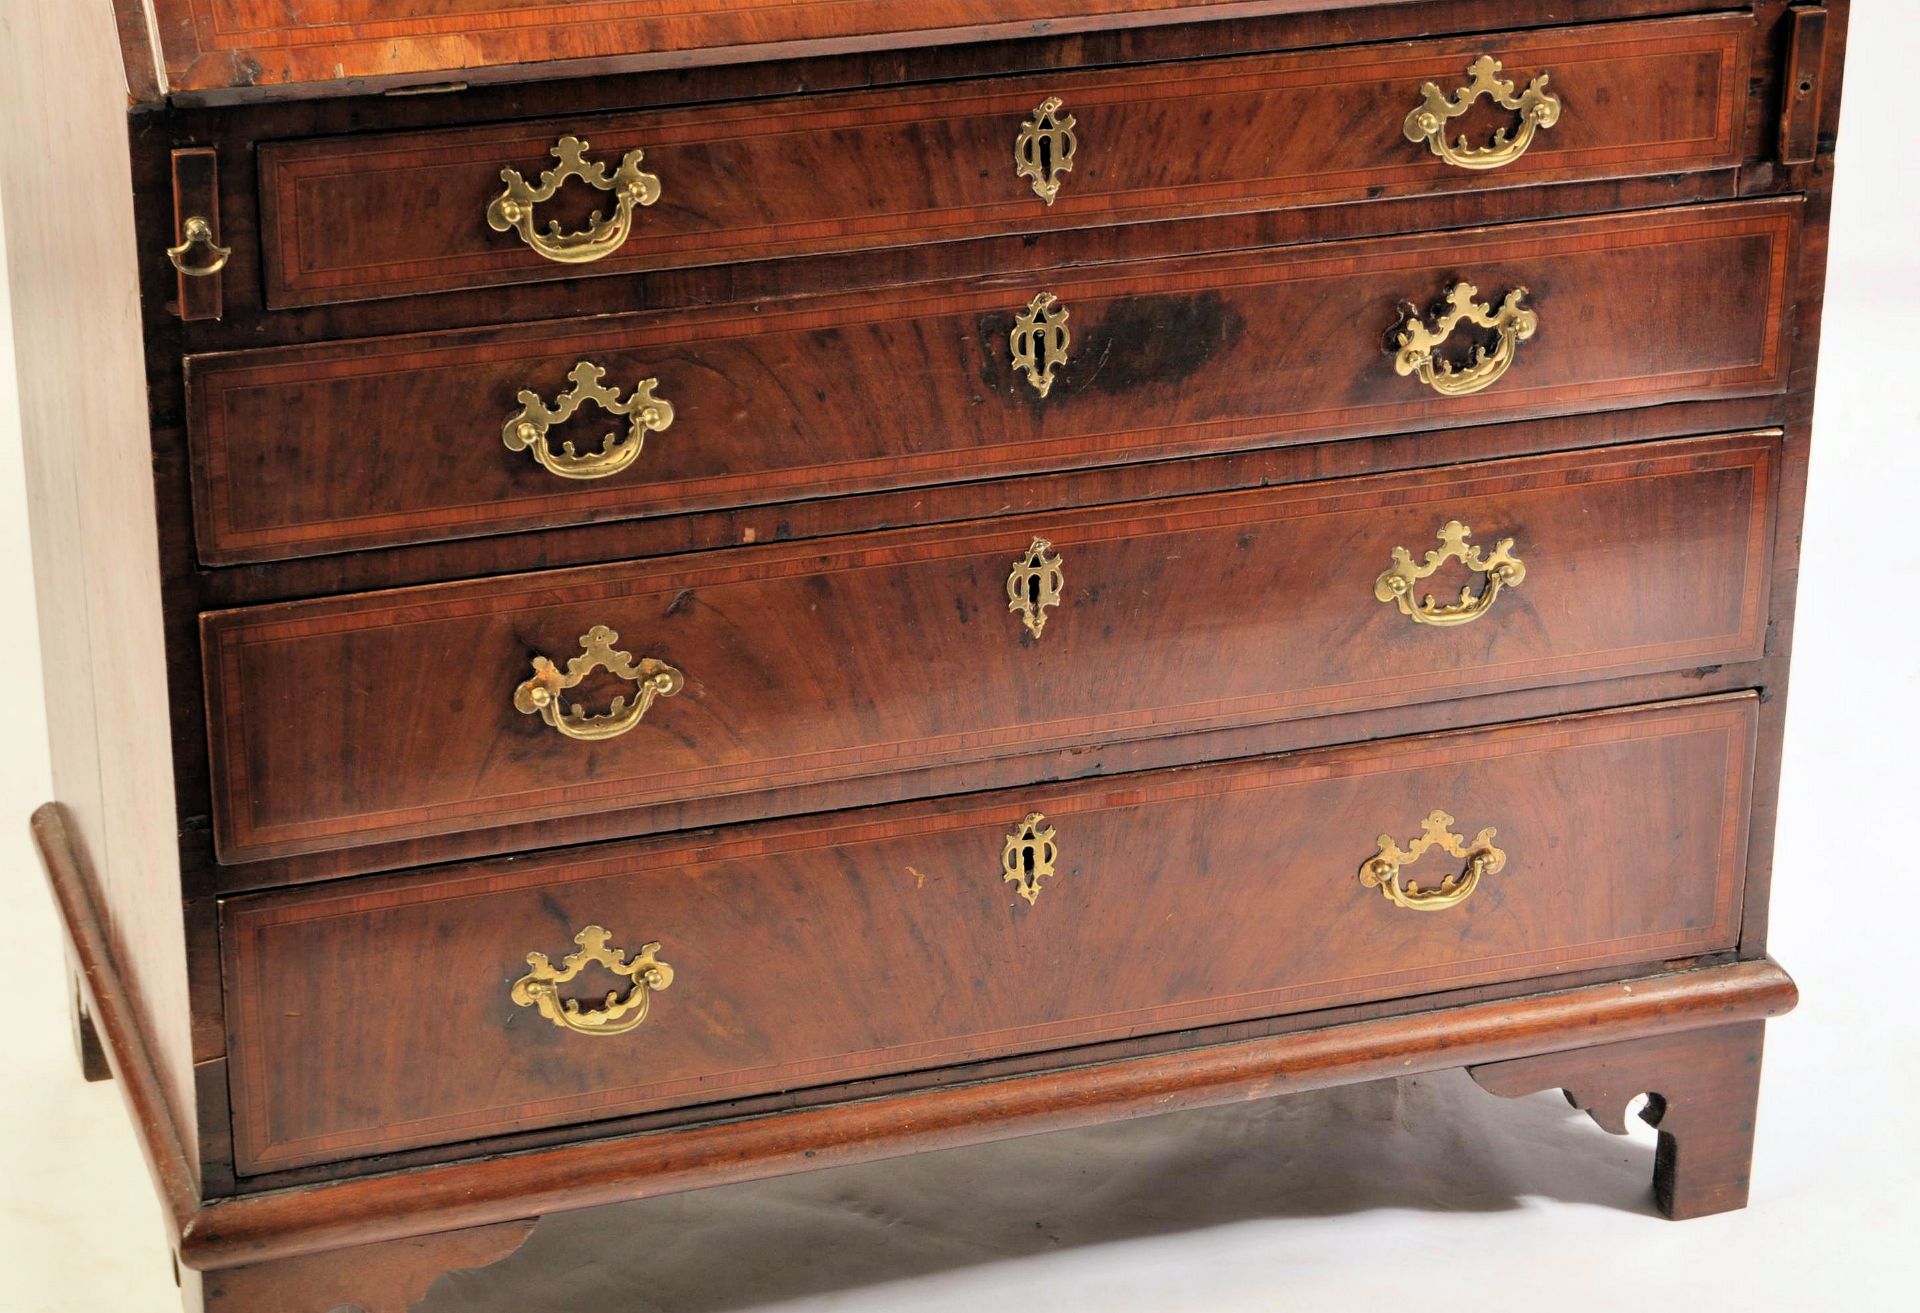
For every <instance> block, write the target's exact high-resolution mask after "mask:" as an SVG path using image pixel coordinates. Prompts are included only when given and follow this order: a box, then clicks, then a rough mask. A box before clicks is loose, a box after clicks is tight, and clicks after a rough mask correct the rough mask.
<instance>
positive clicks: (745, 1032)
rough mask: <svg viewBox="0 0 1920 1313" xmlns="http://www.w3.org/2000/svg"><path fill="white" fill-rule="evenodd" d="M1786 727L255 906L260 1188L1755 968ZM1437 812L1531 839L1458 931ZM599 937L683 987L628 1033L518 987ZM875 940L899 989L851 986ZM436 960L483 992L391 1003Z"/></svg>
mask: <svg viewBox="0 0 1920 1313" xmlns="http://www.w3.org/2000/svg"><path fill="white" fill-rule="evenodd" d="M1753 736H1754V706H1753V699H1752V698H1751V697H1750V696H1746V697H1736V698H1733V699H1728V700H1719V701H1711V702H1704V703H1688V704H1682V705H1680V706H1676V707H1662V708H1655V709H1650V710H1644V711H1634V712H1623V713H1604V714H1600V715H1595V716H1588V717H1582V718H1577V719H1573V720H1568V721H1545V722H1538V723H1533V724H1527V725H1520V726H1513V727H1510V728H1503V729H1496V730H1486V731H1478V732H1473V733H1464V734H1448V735H1438V736H1434V737H1431V738H1425V739H1418V740H1414V741H1411V742H1396V743H1392V744H1381V745H1368V746H1363V747H1357V748H1346V749H1334V750H1329V751H1323V752H1317V753H1305V754H1302V755H1301V756H1299V757H1297V758H1294V757H1283V758H1279V759H1275V760H1269V761H1254V762H1246V763H1238V764H1234V765H1228V766H1217V767H1201V768H1193V769H1188V770H1181V771H1171V772H1166V773H1161V774H1153V775H1146V776H1129V777H1126V778H1123V779H1118V780H1111V781H1103V782H1098V783H1093V784H1081V785H1075V786H1072V787H1059V786H1055V787H1044V786H1037V787H1035V788H1031V789H1026V790H1021V791H1018V792H1015V793H1002V794H993V795H984V796H974V797H970V798H967V799H965V800H963V801H948V802H940V803H933V804H916V805H910V806H901V807H896V808H891V809H882V810H878V811H870V812H854V813H846V814H841V815H836V816H832V817H825V818H809V819H807V820H805V821H802V822H791V823H784V824H773V825H768V826H760V827H750V828H747V829H743V830H741V831H739V832H738V834H737V835H729V836H728V837H726V838H722V839H717V840H716V839H715V838H713V837H705V836H703V837H701V838H698V839H696V840H693V841H688V840H685V839H670V840H665V841H658V842H649V843H642V844H629V845H620V846H612V847H607V848H603V849H596V850H593V851H592V852H591V853H590V854H554V855H551V856H543V857H539V858H535V859H532V860H529V861H523V862H512V863H502V864H495V865H491V866H476V867H467V868H460V869H457V870H453V871H442V872H437V873H433V874H417V875H407V876H403V877H398V878H396V879H393V880H387V881H382V882H378V883H374V884H369V885H366V886H364V887H362V886H355V887H353V888H351V889H345V890H339V891H329V890H319V891H309V892H300V893H293V894H267V895H257V896H252V897H246V898H240V899H235V900H232V901H230V902H228V903H227V904H226V906H225V910H224V912H223V916H224V919H225V926H226V931H225V935H224V938H225V940H226V944H227V955H228V956H227V972H228V978H229V980H230V981H231V988H232V991H233V996H234V1000H235V1004H236V1006H235V1008H234V1010H233V1012H232V1014H231V1016H230V1025H231V1027H232V1031H233V1052H234V1055H235V1057H236V1059H237V1063H238V1067H237V1070H238V1073H239V1079H238V1081H237V1082H236V1085H235V1093H236V1104H235V1118H236V1120H235V1134H236V1136H237V1145H236V1148H237V1150H238V1152H239V1153H240V1154H241V1163H242V1166H243V1170H260V1169H262V1168H264V1167H268V1166H288V1165H293V1164H297V1163H304V1162H314V1161H320V1160H324V1159H327V1158H338V1157H344V1156H348V1155H359V1154H366V1153H370V1152H378V1151H384V1150H390V1149H394V1148H399V1147H404V1146H406V1145H410V1144H422V1143H431V1142H435V1141H444V1140H463V1139H472V1138H476V1137H479V1136H482V1135H488V1134H497V1133H499V1132H502V1131H508V1130H523V1129H527V1128H530V1127H535V1126H541V1125H549V1124H552V1123H555V1122H562V1121H573V1120H579V1119H581V1118H591V1117H598V1116H610V1115H615V1114H621V1113H631V1112H637V1111H642V1110H645V1109H648V1108H656V1107H663V1106H673V1105H685V1104H698V1103H706V1102H712V1101H715V1100H718V1099H722V1098H727V1097H732V1096H736V1095H739V1094H743V1093H752V1092H756V1091H763V1090H782V1089H791V1088H794V1087H796V1086H803V1085H818V1084H824V1083H826V1082H829V1081H836V1080H848V1079H853V1078H857V1077H863V1076H872V1075H876V1074H878V1073H880V1072H884V1071H904V1070H912V1069H915V1068H923V1067H927V1066H934V1065H941V1064H945V1063H949V1062H953V1061H956V1060H968V1061H971V1060H977V1059H980V1058H983V1057H992V1056H996V1055H1000V1054H1005V1053H1015V1052H1022V1051H1027V1050H1032V1049H1036V1048H1053V1047H1058V1046H1060V1045H1062V1044H1065V1043H1069V1042H1073V1043H1090V1042H1098V1041H1100V1040H1104V1039H1112V1038H1117V1037H1121V1036H1125V1035H1130V1034H1136V1033H1139V1032H1141V1031H1149V1030H1170V1029H1176V1028H1184V1027H1189V1026H1195V1025H1205V1024H1212V1023H1218V1022H1224V1021H1231V1020H1237V1019H1240V1018H1245V1017H1258V1016H1269V1015H1273V1014H1276V1013H1285V1012H1292V1011H1301V1010H1305V1009H1308V1008H1315V1007H1328V1006H1332V1005H1334V1004H1339V1003H1352V1002H1357V1001H1361V1000H1364V999H1369V998H1382V997H1391V996H1393V995H1394V994H1397V993H1399V992H1402V991H1404V990H1405V989H1407V988H1409V987H1412V988H1417V989H1422V990H1443V989H1455V988H1460V987H1462V986H1465V985H1471V984H1479V983H1484V982H1487V981H1491V980H1500V979H1513V978H1517V977H1524V976H1527V975H1533V974H1537V973H1539V972H1541V971H1543V970H1548V971H1572V970H1577V969H1580V968H1592V967H1599V966H1607V965H1612V964H1618V963H1624V962H1634V961H1649V960H1658V959H1661V958H1668V957H1679V956H1684V955H1688V954H1695V953H1703V952H1711V951H1713V950H1715V949H1726V948H1731V947H1732V946H1733V944H1734V941H1735V937H1736V931H1737V920H1738V905H1739V904H1738V895H1739V885H1740V879H1741V872H1742V868H1743V865H1744V861H1743V859H1744V853H1745V846H1746V824H1745V822H1746V801H1747V789H1748V777H1749V774H1750V772H1751V769H1752V756H1753ZM1436 808H1441V809H1444V810H1446V811H1448V812H1449V813H1451V814H1453V815H1454V816H1456V817H1457V818H1458V822H1457V828H1458V829H1459V830H1460V831H1461V832H1462V834H1463V836H1472V835H1474V834H1475V833H1476V832H1477V831H1479V830H1481V829H1483V828H1484V827H1485V826H1486V825H1487V824H1488V823H1489V822H1490V821H1492V820H1495V819H1497V820H1498V822H1499V824H1498V826H1497V830H1498V833H1497V835H1496V837H1495V840H1494V842H1496V843H1497V845H1498V847H1499V848H1500V850H1501V851H1502V852H1503V853H1504V855H1505V858H1506V860H1505V865H1504V867H1503V868H1502V869H1501V870H1500V871H1499V872H1497V873H1495V874H1492V875H1488V876H1487V877H1485V881H1484V887H1483V888H1482V889H1480V890H1478V891H1476V893H1475V895H1474V897H1473V898H1471V899H1470V900H1469V901H1468V902H1466V903H1464V904H1462V905H1461V907H1460V908H1459V909H1458V910H1459V915H1458V916H1446V915H1433V914H1423V913H1420V912H1415V911H1411V910H1408V909H1406V908H1402V907H1397V906H1395V905H1394V904H1393V903H1392V902H1390V901H1388V900H1387V899H1385V898H1383V897H1381V895H1380V893H1379V892H1378V891H1377V890H1374V889H1369V888H1367V887H1365V886H1364V885H1363V884H1362V882H1361V880H1360V876H1359V870H1360V866H1361V864H1362V863H1363V862H1364V861H1365V860H1366V859H1368V858H1370V857H1372V856H1373V855H1374V854H1375V852H1376V844H1377V839H1378V836H1379V834H1380V833H1381V831H1382V830H1386V831H1389V832H1392V833H1394V834H1395V835H1397V836H1398V837H1399V839H1400V840H1401V841H1402V842H1403V843H1410V842H1412V841H1413V840H1414V839H1416V838H1418V837H1419V836H1420V834H1421V832H1422V824H1423V821H1424V819H1425V818H1426V817H1427V816H1428V815H1429V814H1430V813H1431V812H1432V811H1433V810H1434V809H1436ZM1033 812H1040V813H1042V814H1043V815H1044V818H1045V820H1044V822H1043V823H1042V825H1043V827H1044V828H1045V829H1047V830H1049V831H1051V832H1052V833H1053V834H1054V835H1055V839H1054V841H1053V843H1054V846H1055V847H1056V848H1057V854H1058V855H1057V859H1056V860H1055V861H1053V862H1052V863H1049V865H1050V867H1051V874H1050V875H1048V876H1047V877H1046V878H1045V879H1043V880H1041V881H1039V883H1038V885H1037V891H1038V892H1037V897H1036V898H1035V899H1034V900H1033V901H1032V903H1031V904H1029V903H1028V902H1027V901H1025V900H1024V899H1023V898H1022V897H1021V895H1020V892H1019V889H1020V886H1019V885H1017V884H1014V883H1010V882H1009V881H1008V880H1007V879H1006V877H1005V875H1004V873H1003V866H1002V858H1003V850H1004V848H1005V845H1006V842H1007V837H1008V835H1009V833H1010V832H1013V831H1017V830H1018V829H1019V828H1020V826H1021V823H1022V821H1023V820H1024V818H1025V817H1026V815H1028V814H1030V813H1033ZM1461 866H1462V863H1461V862H1460V860H1459V859H1457V858H1452V857H1449V856H1448V855H1446V854H1445V853H1435V854H1434V855H1433V856H1430V857H1428V858H1426V859H1424V861H1423V863H1419V864H1416V865H1415V866H1413V867H1412V868H1410V871H1409V873H1410V875H1411V876H1413V877H1415V878H1423V879H1425V881H1426V882H1427V883H1428V884H1431V885H1437V884H1439V883H1440V881H1441V880H1442V879H1443V878H1447V877H1457V876H1459V874H1460V873H1461ZM596 922H604V923H605V925H606V926H607V927H608V928H609V929H610V931H611V932H612V933H613V934H614V935H615V936H616V939H615V942H616V943H621V942H624V943H625V945H626V947H627V948H629V949H638V948H639V947H640V945H641V943H642V942H644V941H658V942H659V943H660V945H661V948H660V950H659V957H660V959H661V960H662V961H663V962H666V963H668V964H669V965H670V966H671V967H672V969H673V972H674V977H673V982H672V984H671V986H670V987H669V988H668V989H666V990H663V991H661V992H660V993H659V994H658V996H657V997H656V998H655V1000H654V1002H653V1004H652V1009H653V1011H652V1016H651V1017H650V1019H649V1020H648V1022H647V1024H646V1028H645V1029H644V1031H643V1032H640V1033H636V1034H634V1035H633V1036H631V1037H630V1038H628V1039H615V1038H609V1039H601V1038H596V1037H591V1036H582V1035H578V1034H575V1033H573V1032H570V1031H568V1030H566V1029H563V1028H560V1027H557V1026H553V1025H550V1024H549V1023H548V1022H547V1021H545V1020H544V1019H542V1018H541V1017H540V1015H539V1014H538V1013H536V1012H533V1011H530V1010H529V1009H527V1008H524V1007H520V1006H516V1005H515V1003H514V1002H513V1000H512V999H511V998H510V997H509V991H508V989H507V986H506V982H507V981H509V980H511V979H512V978H513V977H515V976H518V975H520V974H522V973H523V972H524V970H525V961H526V955H527V953H528V952H529V951H530V950H531V951H537V950H545V951H547V952H548V953H549V954H551V955H552V956H553V957H555V958H558V957H559V956H560V955H561V953H562V952H563V951H570V950H571V949H572V947H573V936H574V932H575V931H576V930H577V929H578V928H579V927H580V926H583V925H587V924H590V923H596ZM621 937H624V939H622V938H621ZM875 943H884V944H887V945H891V946H893V947H891V948H890V949H889V952H888V955H887V967H886V983H885V988H883V989H878V990H876V989H875V988H874V987H873V985H874V982H873V981H872V980H871V979H870V978H868V977H867V976H865V975H864V974H862V973H859V972H850V971H847V970H845V969H844V964H846V963H849V962H857V961H861V960H863V959H864V958H865V957H866V956H867V954H868V952H869V951H870V950H869V948H868V946H869V945H871V944H875ZM742 963H751V964H752V969H751V970H747V971H743V970H740V969H739V967H740V964H742ZM423 976H424V977H425V978H430V979H434V980H443V981H456V980H468V981H470V982H471V983H470V985H468V986H463V987H460V988H456V989H452V990H449V991H448V992H447V993H446V994H445V995H444V996H442V997H441V1000H440V1001H439V1002H438V1003H437V1004H435V1005H433V1006H421V1007H407V1008H400V1009H390V1008H383V1007H368V1006H367V1002H368V1000H371V999H381V998H386V999H399V998H406V997H409V996H410V995H411V994H412V993H413V992H414V986H413V984H412V983H411V982H414V981H416V980H418V979H420V978H422V977H423ZM593 983H597V981H596V982H593ZM608 983H610V984H612V985H614V986H618V985H620V984H621V982H620V981H619V980H618V979H615V978H612V977H611V976H609V977H608ZM604 988H605V986H604V985H602V986H600V989H601V990H604ZM573 992H574V993H575V994H577V995H579V996H583V997H585V998H587V1000H588V1001H589V1002H592V1001H593V1000H594V999H596V998H597V997H598V994H597V993H596V991H595V989H594V987H593V984H591V983H589V982H588V981H586V980H585V979H583V982H582V984H581V985H579V986H576V987H575V989H574V991H573ZM448 1033H452V1034H457V1035H460V1036H461V1037H462V1039H461V1042H460V1043H459V1044H457V1045H454V1046H447V1045H446V1044H444V1043H442V1042H440V1041H439V1039H438V1038H437V1037H439V1036H443V1035H446V1034H448Z"/></svg>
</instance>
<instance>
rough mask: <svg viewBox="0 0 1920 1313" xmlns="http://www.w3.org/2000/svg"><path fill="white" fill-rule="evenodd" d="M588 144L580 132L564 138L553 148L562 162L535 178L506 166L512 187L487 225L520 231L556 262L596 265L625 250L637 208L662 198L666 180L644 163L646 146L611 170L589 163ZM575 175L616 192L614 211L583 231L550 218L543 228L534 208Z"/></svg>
mask: <svg viewBox="0 0 1920 1313" xmlns="http://www.w3.org/2000/svg"><path fill="white" fill-rule="evenodd" d="M588 149H589V148H588V145H587V143H586V142H585V141H583V140H582V139H581V138H579V137H562V138H560V140H559V142H558V143H557V144H556V145H555V146H554V148H553V150H552V151H550V152H549V153H550V154H551V155H552V156H553V157H554V158H555V159H556V160H558V161H560V163H559V165H558V166H557V167H555V168H551V169H548V170H547V171H546V172H545V173H542V174H541V175H540V181H539V183H538V184H533V183H529V182H528V181H527V180H526V179H525V178H523V177H522V176H521V175H520V171H519V170H518V169H502V170H500V180H501V181H502V182H504V183H505V184H506V190H505V191H503V192H501V193H500V194H499V195H498V196H496V197H494V199H493V202H492V204H490V205H488V206H487V226H488V227H489V228H491V229H493V230H494V231H495V232H498V233H504V232H511V233H515V234H517V235H518V236H519V238H520V240H521V241H522V242H525V243H526V244H527V246H528V247H530V248H531V249H532V250H533V251H534V253H535V254H537V255H539V256H541V257H542V258H544V259H548V260H552V261H553V262H554V263H556V264H592V263H593V262H594V261H595V260H604V259H606V258H607V257H608V256H609V255H612V254H613V253H614V252H615V251H617V250H619V249H620V247H621V246H622V245H624V244H625V242H626V240H627V235H628V234H629V233H631V232H632V231H633V212H634V210H636V209H638V208H641V207H643V206H648V205H652V204H653V203H654V202H655V201H657V200H659V199H660V179H659V178H658V177H657V176H656V175H654V174H651V173H648V172H646V171H645V170H643V169H642V168H641V167H640V162H641V161H642V160H643V159H645V158H646V152H645V151H643V150H638V149H635V150H630V151H628V152H627V153H626V155H625V156H624V157H622V159H621V161H620V167H619V168H617V169H614V170H611V171H610V170H609V169H608V168H607V166H606V164H605V163H604V162H602V161H598V160H595V161H592V162H589V161H588V159H587V150H588ZM570 180H573V181H579V182H583V183H585V184H586V185H587V186H589V187H592V188H593V189H594V190H595V191H603V192H607V193H609V194H610V195H612V197H613V213H612V215H610V216H609V215H606V214H604V213H603V212H601V211H599V210H595V211H594V212H593V214H592V216H591V217H589V218H588V220H587V226H586V227H585V228H583V229H581V230H580V231H579V232H563V231H562V230H561V228H560V223H559V221H558V220H554V219H550V220H548V221H547V227H546V230H545V231H544V232H543V231H541V230H540V229H538V228H537V227H535V226H534V217H533V211H534V207H535V206H537V205H540V204H541V203H543V202H545V201H550V200H552V199H553V198H554V196H555V194H557V193H558V192H559V190H560V188H561V186H562V185H563V184H565V183H566V182H568V181H570Z"/></svg>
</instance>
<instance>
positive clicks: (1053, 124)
mask: <svg viewBox="0 0 1920 1313" xmlns="http://www.w3.org/2000/svg"><path fill="white" fill-rule="evenodd" d="M1061 108H1062V105H1061V101H1060V97H1058V96H1048V97H1047V98H1046V99H1045V100H1043V101H1041V102H1040V103H1039V104H1038V105H1036V106H1035V107H1034V110H1033V113H1031V114H1029V115H1028V116H1027V121H1026V122H1025V123H1022V124H1021V125H1020V136H1019V138H1018V139H1017V140H1016V141H1015V142H1014V143H1013V164H1014V168H1015V169H1016V170H1017V171H1018V174H1019V176H1020V177H1022V178H1025V179H1027V180H1028V181H1029V182H1031V183H1032V184H1033V194H1034V195H1035V196H1038V197H1039V198H1040V199H1041V200H1043V201H1045V202H1046V203H1047V204H1048V205H1052V204H1053V198H1054V197H1056V196H1058V195H1059V194H1060V175H1061V174H1063V173H1071V172H1073V153H1074V152H1075V151H1076V150H1078V149H1079V148H1080V143H1079V140H1078V139H1077V138H1075V136H1074V135H1073V129H1074V123H1075V119H1074V117H1073V115H1071V114H1062V113H1061V112H1060V110H1061Z"/></svg>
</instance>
